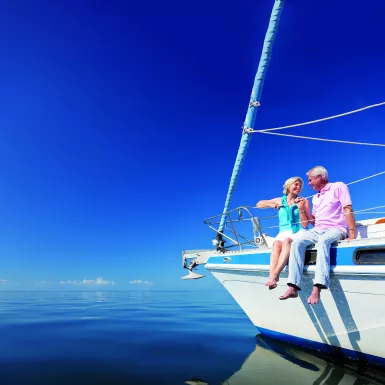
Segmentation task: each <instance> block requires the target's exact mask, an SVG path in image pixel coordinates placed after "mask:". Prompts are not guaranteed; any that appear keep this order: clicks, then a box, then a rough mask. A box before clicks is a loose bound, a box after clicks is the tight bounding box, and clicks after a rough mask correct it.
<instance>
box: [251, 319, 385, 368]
mask: <svg viewBox="0 0 385 385" xmlns="http://www.w3.org/2000/svg"><path fill="white" fill-rule="evenodd" d="M257 329H258V330H259V331H260V332H261V334H262V335H263V336H266V337H270V338H273V339H276V340H279V341H284V342H289V343H291V344H294V345H298V346H302V347H304V348H309V349H313V350H318V351H322V352H325V353H328V354H332V355H334V356H339V357H346V358H352V359H355V360H359V361H361V362H365V363H367V364H370V365H381V366H385V358H382V357H378V356H373V355H371V354H366V353H363V352H356V351H355V350H350V349H345V348H341V347H337V346H332V345H326V344H323V343H321V342H315V341H311V340H307V339H305V338H299V337H294V336H291V335H289V334H284V333H279V332H276V331H274V330H270V329H265V328H260V327H258V326H257Z"/></svg>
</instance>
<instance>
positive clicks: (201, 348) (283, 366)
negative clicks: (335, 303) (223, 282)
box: [0, 291, 385, 385]
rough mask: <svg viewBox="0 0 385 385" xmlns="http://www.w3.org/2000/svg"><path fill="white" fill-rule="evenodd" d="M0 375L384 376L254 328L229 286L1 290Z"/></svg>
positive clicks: (123, 378)
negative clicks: (200, 289) (207, 289)
mask: <svg viewBox="0 0 385 385" xmlns="http://www.w3.org/2000/svg"><path fill="white" fill-rule="evenodd" d="M0 314H1V323H0V338H1V343H0V384H1V385H7V384H10V385H17V384H71V385H74V384H93V385H95V384H109V385H115V384H170V385H171V384H184V383H188V384H203V383H207V384H209V385H213V384H232V385H235V384H240V385H242V384H245V385H247V384H273V383H274V384H276V383H282V384H329V385H332V384H341V385H347V384H354V385H359V384H372V383H380V384H385V380H384V376H383V375H382V372H381V371H377V370H374V371H368V370H367V369H366V368H360V367H357V368H356V367H354V365H350V364H346V363H345V364H341V363H338V362H334V361H332V360H330V359H328V358H324V357H320V356H318V355H315V354H312V353H310V352H308V351H304V350H301V349H298V348H296V347H293V346H291V345H284V344H281V343H278V342H276V341H273V340H268V339H263V338H257V337H256V334H257V331H256V329H255V328H254V326H253V325H252V324H251V322H250V321H249V320H248V318H247V317H246V315H245V314H244V313H243V312H242V311H241V309H240V308H239V307H238V305H237V304H236V303H235V302H234V301H233V300H232V299H231V297H230V296H229V295H228V294H227V293H226V292H220V293H217V292H211V293H204V292H171V291H168V292H160V291H136V292H127V291H126V292H103V291H100V292H95V291H94V292H0Z"/></svg>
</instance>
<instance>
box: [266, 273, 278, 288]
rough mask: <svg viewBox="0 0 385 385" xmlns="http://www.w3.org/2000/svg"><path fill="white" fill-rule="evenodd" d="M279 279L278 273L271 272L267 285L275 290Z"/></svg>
mask: <svg viewBox="0 0 385 385" xmlns="http://www.w3.org/2000/svg"><path fill="white" fill-rule="evenodd" d="M278 281H279V276H278V274H270V277H269V279H268V281H267V282H266V283H265V286H269V289H270V290H273V289H275V288H276V287H277V283H278Z"/></svg>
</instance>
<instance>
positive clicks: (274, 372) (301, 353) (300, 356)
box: [223, 337, 385, 385]
mask: <svg viewBox="0 0 385 385" xmlns="http://www.w3.org/2000/svg"><path fill="white" fill-rule="evenodd" d="M355 365H356V364H355V363H354V361H348V362H345V363H342V362H334V361H332V360H331V359H330V357H327V356H325V355H322V354H315V353H313V352H308V351H305V350H303V349H301V348H298V347H295V346H294V345H291V344H284V343H280V342H277V341H274V340H271V339H269V338H266V337H258V344H257V347H256V349H255V350H254V351H253V352H252V353H251V354H250V355H249V357H248V358H247V359H246V361H245V362H244V363H243V365H242V367H241V368H240V369H239V370H238V371H237V372H235V373H234V374H233V375H232V376H231V377H230V378H228V379H227V380H225V381H224V382H223V385H230V384H231V385H237V384H239V385H248V384H259V383H261V382H263V383H266V384H270V383H271V384H272V383H284V384H293V385H295V384H314V385H321V384H327V385H350V384H351V385H353V384H354V385H363V384H385V371H383V370H382V369H377V368H368V367H365V368H363V367H362V366H355Z"/></svg>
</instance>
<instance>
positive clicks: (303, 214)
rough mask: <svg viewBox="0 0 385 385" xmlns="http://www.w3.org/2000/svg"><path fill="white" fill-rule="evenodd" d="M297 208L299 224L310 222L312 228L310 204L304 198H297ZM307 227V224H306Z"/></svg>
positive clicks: (313, 218)
mask: <svg viewBox="0 0 385 385" xmlns="http://www.w3.org/2000/svg"><path fill="white" fill-rule="evenodd" d="M297 206H298V209H299V214H300V219H301V224H302V222H305V221H307V222H310V223H311V224H312V225H313V226H314V223H315V217H314V215H312V214H311V213H310V204H309V201H308V200H307V199H305V198H299V200H298V202H297ZM306 226H307V224H306Z"/></svg>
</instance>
